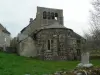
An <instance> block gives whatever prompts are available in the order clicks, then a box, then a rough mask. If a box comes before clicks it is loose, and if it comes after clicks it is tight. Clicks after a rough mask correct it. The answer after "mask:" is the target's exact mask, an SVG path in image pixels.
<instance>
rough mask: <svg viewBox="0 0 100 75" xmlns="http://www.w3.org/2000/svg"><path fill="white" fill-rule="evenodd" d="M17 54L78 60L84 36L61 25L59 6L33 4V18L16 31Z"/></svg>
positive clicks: (62, 22)
mask: <svg viewBox="0 0 100 75" xmlns="http://www.w3.org/2000/svg"><path fill="white" fill-rule="evenodd" d="M18 41H19V45H18V54H19V55H21V56H26V57H38V58H40V59H43V60H77V59H80V54H81V50H82V46H83V44H84V42H85V39H84V38H83V37H81V36H80V35H78V34H77V33H75V32H74V31H73V30H72V29H69V28H66V27H65V26H64V17H63V10H62V9H53V8H45V7H37V13H36V18H35V19H34V20H33V19H32V18H30V22H29V25H28V26H26V27H25V28H23V29H22V30H21V32H20V33H19V34H18Z"/></svg>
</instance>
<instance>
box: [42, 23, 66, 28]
mask: <svg viewBox="0 0 100 75" xmlns="http://www.w3.org/2000/svg"><path fill="white" fill-rule="evenodd" d="M44 28H66V27H65V26H63V25H61V24H59V23H58V22H54V23H53V24H51V25H48V26H44Z"/></svg>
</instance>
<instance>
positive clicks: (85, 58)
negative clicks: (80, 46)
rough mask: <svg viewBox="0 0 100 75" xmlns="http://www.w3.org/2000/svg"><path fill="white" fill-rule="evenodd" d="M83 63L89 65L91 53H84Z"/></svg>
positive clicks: (82, 56)
mask: <svg viewBox="0 0 100 75" xmlns="http://www.w3.org/2000/svg"><path fill="white" fill-rule="evenodd" d="M81 63H82V64H89V52H87V53H82V55H81Z"/></svg>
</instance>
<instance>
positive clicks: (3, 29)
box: [0, 24, 10, 34]
mask: <svg viewBox="0 0 100 75" xmlns="http://www.w3.org/2000/svg"><path fill="white" fill-rule="evenodd" d="M0 28H1V29H2V32H4V33H7V34H10V32H9V31H7V29H6V28H4V27H3V25H2V24H0Z"/></svg>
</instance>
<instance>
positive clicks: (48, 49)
mask: <svg viewBox="0 0 100 75" xmlns="http://www.w3.org/2000/svg"><path fill="white" fill-rule="evenodd" d="M48 50H50V40H48Z"/></svg>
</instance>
